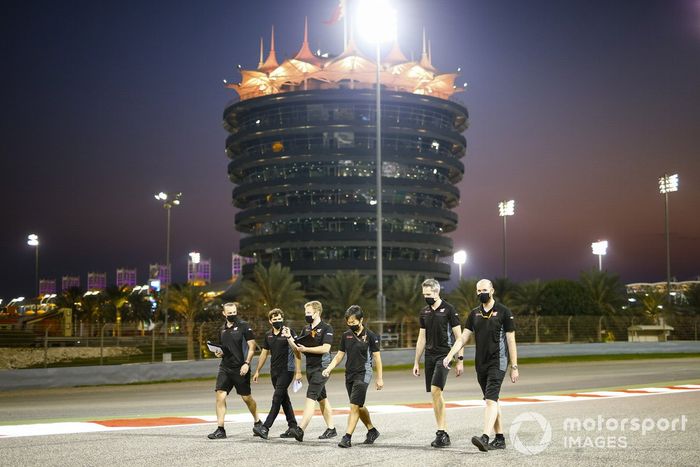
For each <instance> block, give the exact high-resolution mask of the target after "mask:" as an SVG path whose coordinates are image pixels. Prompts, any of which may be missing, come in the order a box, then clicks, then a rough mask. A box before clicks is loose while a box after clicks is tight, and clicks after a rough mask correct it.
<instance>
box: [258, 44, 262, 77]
mask: <svg viewBox="0 0 700 467" xmlns="http://www.w3.org/2000/svg"><path fill="white" fill-rule="evenodd" d="M262 66H263V38H262V36H260V60H258V70H259V69H260V68H262Z"/></svg>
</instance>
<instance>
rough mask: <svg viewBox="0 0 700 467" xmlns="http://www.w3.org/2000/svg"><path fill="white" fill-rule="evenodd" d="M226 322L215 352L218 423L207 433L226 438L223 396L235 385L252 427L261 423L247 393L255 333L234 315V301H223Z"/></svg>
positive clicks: (216, 437) (255, 406)
mask: <svg viewBox="0 0 700 467" xmlns="http://www.w3.org/2000/svg"><path fill="white" fill-rule="evenodd" d="M223 314H224V317H225V318H226V322H225V323H224V325H223V326H221V332H220V333H219V345H220V346H221V350H219V349H216V352H215V354H216V356H217V357H219V358H221V364H220V365H219V375H218V376H217V378H216V421H217V423H218V427H217V428H216V430H215V431H214V432H213V433H210V434H209V436H208V437H209V439H223V438H226V430H225V429H224V418H225V417H226V396H227V395H228V394H229V393H230V392H231V390H232V389H233V388H234V387H235V388H236V393H237V394H238V395H239V396H241V399H243V402H245V405H246V406H247V407H248V410H249V411H250V414H251V415H252V416H253V419H254V420H255V424H254V427H257V426H259V425H262V423H261V422H260V418H258V407H257V404H256V403H255V399H253V397H252V396H251V395H250V362H251V361H252V360H253V354H254V353H255V336H254V335H253V330H252V329H251V328H250V325H249V324H248V323H247V322H245V321H243V320H242V319H240V317H239V316H238V304H237V303H225V304H224V311H223Z"/></svg>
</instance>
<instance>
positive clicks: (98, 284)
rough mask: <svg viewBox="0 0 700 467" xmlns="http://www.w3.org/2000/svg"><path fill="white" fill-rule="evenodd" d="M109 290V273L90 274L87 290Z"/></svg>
mask: <svg viewBox="0 0 700 467" xmlns="http://www.w3.org/2000/svg"><path fill="white" fill-rule="evenodd" d="M106 288H107V273H106V272H88V275H87V289H88V290H104V289H106Z"/></svg>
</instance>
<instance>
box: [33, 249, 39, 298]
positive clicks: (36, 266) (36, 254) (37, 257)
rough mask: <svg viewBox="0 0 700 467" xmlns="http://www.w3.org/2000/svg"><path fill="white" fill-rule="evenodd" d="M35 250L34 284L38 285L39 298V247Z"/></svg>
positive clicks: (37, 293) (37, 294)
mask: <svg viewBox="0 0 700 467" xmlns="http://www.w3.org/2000/svg"><path fill="white" fill-rule="evenodd" d="M34 249H35V256H36V259H35V263H36V264H35V266H34V282H35V283H36V296H37V297H38V296H39V245H37V246H36V247H34Z"/></svg>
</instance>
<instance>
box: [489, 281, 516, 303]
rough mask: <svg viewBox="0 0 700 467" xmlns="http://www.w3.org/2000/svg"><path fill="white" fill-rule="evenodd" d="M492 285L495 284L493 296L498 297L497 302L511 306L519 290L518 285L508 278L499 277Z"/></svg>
mask: <svg viewBox="0 0 700 467" xmlns="http://www.w3.org/2000/svg"><path fill="white" fill-rule="evenodd" d="M491 283H492V284H493V289H494V292H493V295H494V296H495V297H496V300H498V301H499V302H501V303H503V304H504V305H506V306H509V305H510V299H511V296H512V295H513V293H514V292H515V291H516V289H517V288H518V284H516V283H515V282H513V281H512V280H510V279H508V278H507V277H497V278H495V279H494V280H492V281H491Z"/></svg>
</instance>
